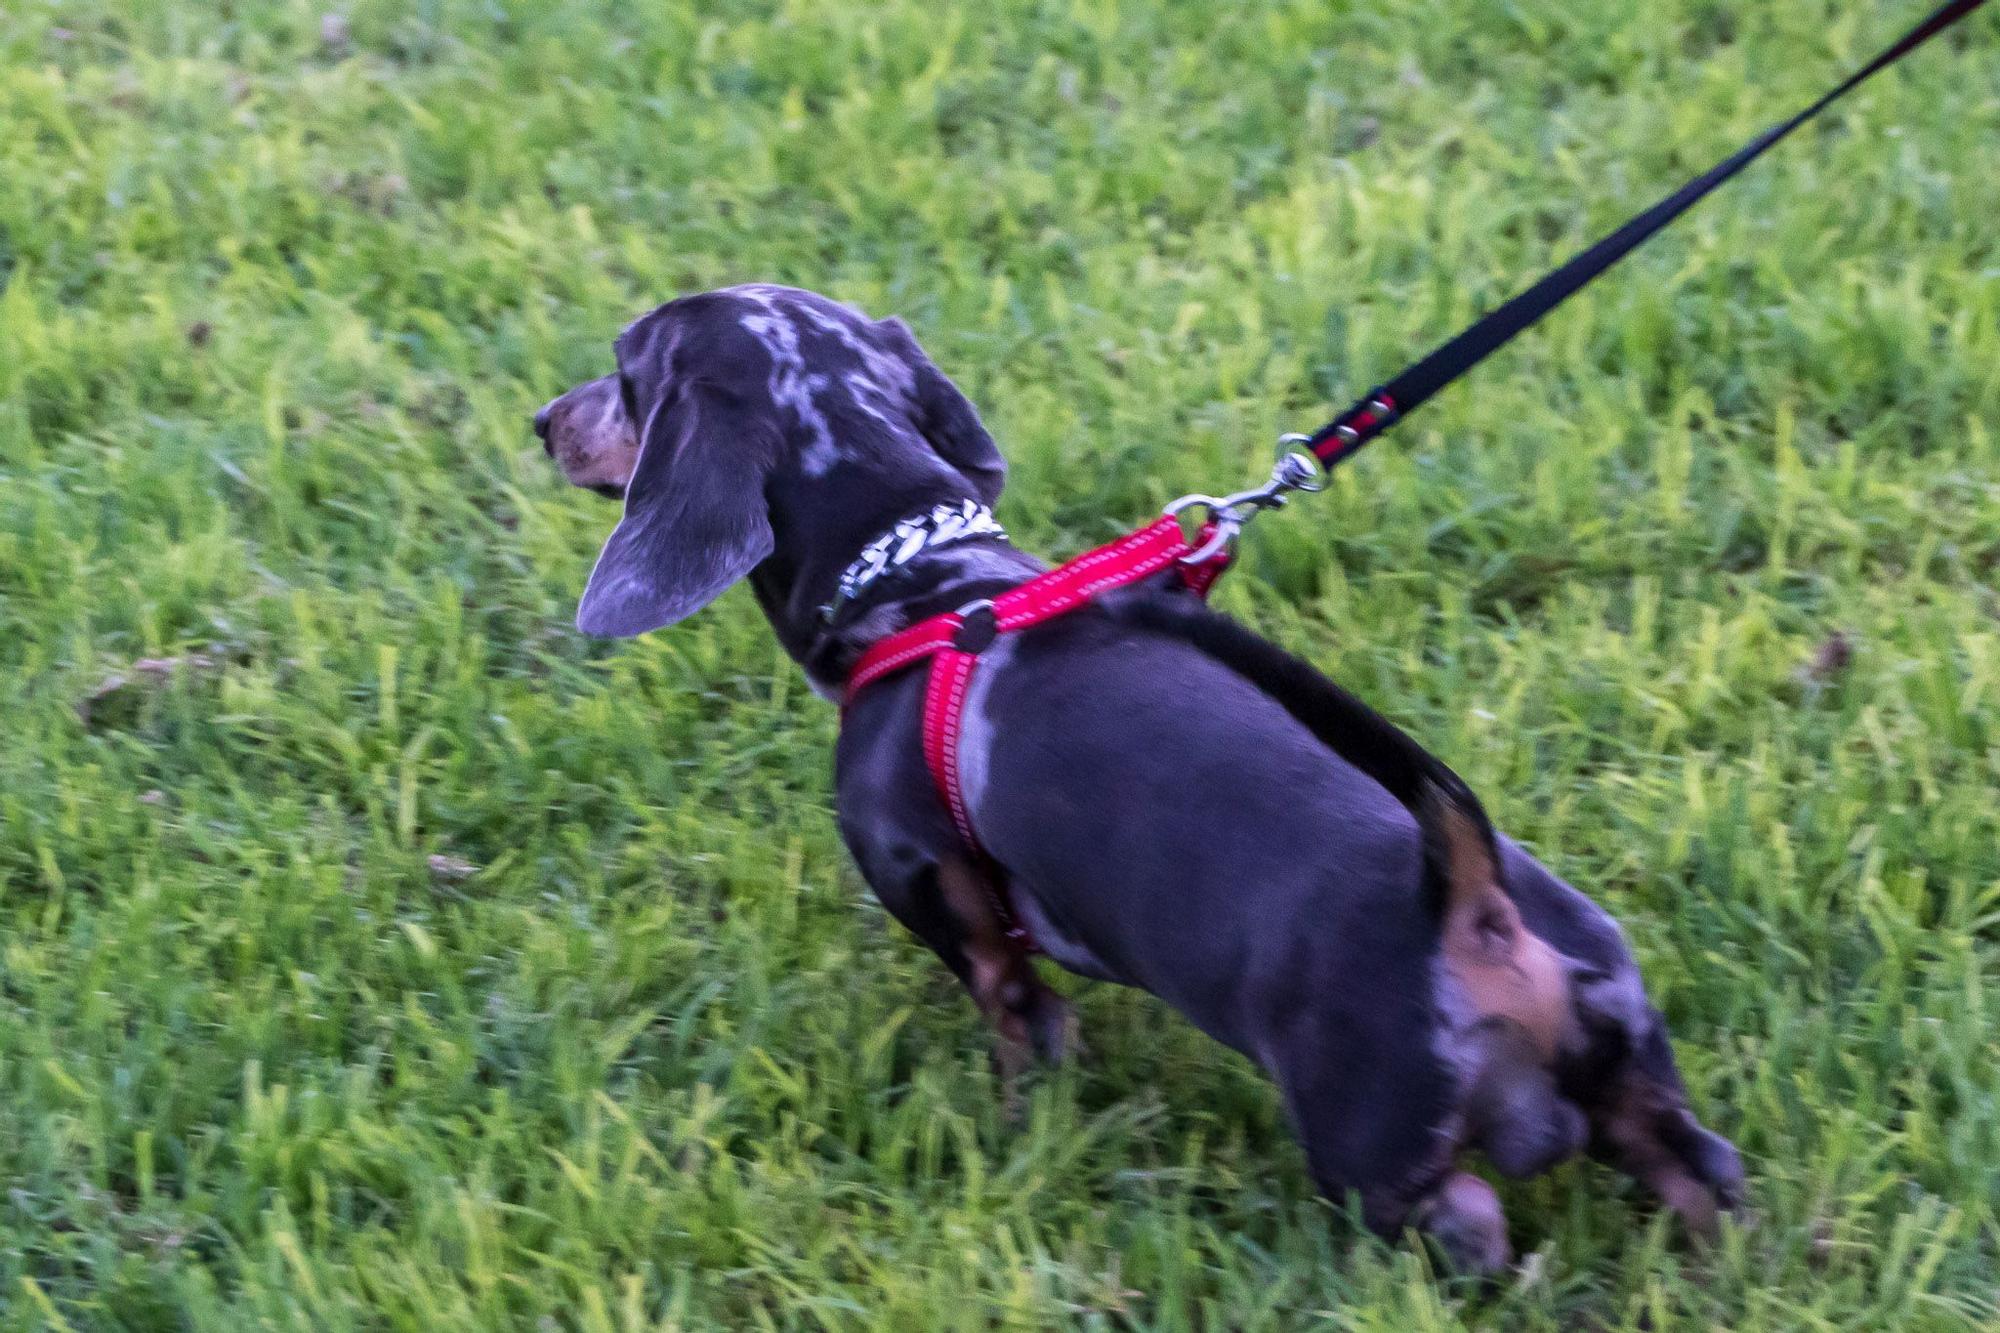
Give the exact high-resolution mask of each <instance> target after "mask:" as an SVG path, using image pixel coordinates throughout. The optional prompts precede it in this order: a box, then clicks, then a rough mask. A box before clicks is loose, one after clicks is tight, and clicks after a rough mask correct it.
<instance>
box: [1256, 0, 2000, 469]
mask: <svg viewBox="0 0 2000 1333" xmlns="http://www.w3.org/2000/svg"><path fill="white" fill-rule="evenodd" d="M1985 3H1986V0H1947V3H1945V4H1943V5H1940V6H1938V8H1937V11H1936V12H1935V13H1933V14H1932V15H1931V16H1930V17H1929V18H1927V19H1925V20H1924V21H1923V22H1922V23H1919V24H1918V25H1917V26H1916V27H1914V28H1912V29H1911V30H1910V31H1909V32H1908V33H1907V34H1906V35H1905V36H1904V37H1903V38H1902V40H1900V41H1898V42H1897V43H1896V44H1895V45H1894V46H1891V47H1890V48H1889V49H1888V50H1886V51H1884V52H1883V53H1882V54H1881V55H1879V56H1877V57H1875V59H1873V60H1871V61H1870V62H1868V64H1866V65H1864V66H1863V67H1862V68H1861V69H1860V70H1859V71H1858V72H1857V73H1855V74H1854V75H1853V76H1851V77H1850V78H1849V79H1848V80H1847V81H1846V82H1844V83H1842V84H1841V85H1840V86H1839V87H1837V88H1835V89H1834V90H1833V91H1832V92H1830V93H1828V94H1827V95H1826V96H1824V97H1822V98H1820V99H1819V100H1818V101H1817V102H1814V103H1813V104H1812V105H1811V106H1809V107H1807V108H1806V109H1805V110H1803V111H1801V112H1799V113H1798V114H1797V115H1796V116H1793V117H1792V118H1791V119H1790V120H1787V121H1783V122H1781V123H1779V124H1777V125H1773V126H1772V127H1771V128H1770V129H1768V130H1766V131H1764V133H1762V134H1760V135H1758V136H1757V137H1756V138H1755V139H1752V140H1751V141H1750V142H1749V143H1747V144H1745V145H1744V146H1743V147H1742V148H1741V149H1739V150H1738V151H1737V152H1736V154H1735V155H1734V156H1732V157H1729V158H1726V159H1724V160H1723V161H1721V162H1718V163H1717V164H1716V165H1715V166H1713V167H1711V168H1710V169H1709V170H1708V171H1707V172H1705V173H1704V174H1702V175H1700V176H1697V177H1695V178H1694V179H1693V180H1691V181H1689V182H1688V183H1687V184H1686V185H1683V186H1682V187H1681V188H1680V189H1678V190H1676V191H1674V192H1673V193H1672V194H1670V195H1668V196H1667V197H1666V198H1664V199H1662V200H1660V202H1659V203H1657V204H1654V205H1653V206H1652V207H1651V208H1649V209H1647V210H1646V211H1645V212H1643V213H1641V214H1639V215H1638V216H1637V217H1635V218H1633V219H1632V220H1631V221H1630V222H1627V223H1626V224H1625V225H1624V226H1622V227H1620V228H1619V229H1618V230H1617V231H1614V232H1612V233H1611V234H1610V235H1609V236H1606V237H1605V238H1604V239H1603V240H1601V241H1599V242H1598V243H1597V244H1595V245H1593V246H1591V247H1590V248H1589V249H1588V250H1585V251H1583V252H1582V253H1581V254H1579V255H1577V256H1576V257H1575V258H1573V259H1571V260H1570V261H1569V262H1568V263H1566V264H1564V265H1563V266H1562V267H1561V268H1559V269H1557V270H1555V272H1553V273H1551V274H1549V275H1548V276H1547V277H1545V278H1543V279H1542V280H1541V281H1540V282H1538V283H1536V284H1535V285H1534V286H1532V287H1530V288H1528V289H1527V290H1526V291H1524V292H1521V293H1519V294H1518V295H1516V296H1514V297H1513V298H1512V299H1511V300H1509V301H1508V302H1507V303H1506V304H1505V305H1503V306H1500V307H1499V308H1498V309H1495V310H1493V311H1491V312H1489V313H1488V314H1486V315H1484V316H1482V317H1481V318H1479V319H1478V320H1477V321H1475V322H1474V323H1473V324H1472V326H1471V327H1470V328H1468V329H1466V330H1465V332H1463V333H1461V334H1459V335H1458V336H1457V337H1456V338H1453V339H1452V340H1451V341H1450V342H1448V343H1445V344H1444V345H1443V346H1442V347H1439V348H1438V349H1437V350H1436V351H1434V352H1432V353H1431V354H1430V355H1429V356H1427V357H1425V358H1424V359H1423V360H1421V361H1419V362H1417V363H1416V364H1415V365H1413V366H1411V367H1410V368H1409V369H1408V370H1405V371H1404V372H1403V373H1402V374H1400V375H1398V376H1396V378H1394V379H1392V380H1390V381H1389V382H1388V383H1387V384H1384V385H1382V386H1381V387H1380V388H1378V389H1375V390H1373V391H1372V392H1370V393H1369V394H1368V396H1367V397H1365V398H1363V399H1362V400H1361V401H1360V402H1358V403H1356V404H1355V405H1354V406H1352V407H1350V408H1348V409H1347V410H1346V411H1345V412H1342V413H1341V414H1340V415H1339V416H1337V417H1335V418H1334V419H1333V420H1332V421H1329V422H1327V423H1326V425H1324V426H1321V427H1320V428H1319V429H1318V430H1316V431H1314V432H1313V433H1312V434H1311V435H1306V436H1297V435H1288V436H1286V437H1285V442H1286V444H1287V445H1288V446H1291V445H1297V446H1302V447H1303V448H1304V449H1310V450H1311V451H1312V455H1313V457H1315V458H1317V459H1318V460H1319V462H1320V466H1321V467H1323V468H1325V469H1326V470H1327V471H1329V472H1331V471H1332V470H1333V468H1334V467H1335V465H1336V464H1339V463H1342V462H1345V461H1346V460H1347V459H1349V458H1351V457H1353V456H1354V455H1355V454H1356V453H1357V452H1359V451H1360V449H1361V447H1362V446H1363V445H1365V444H1367V443H1368V442H1369V441H1370V440H1372V439H1374V438H1375V437H1376V436H1378V435H1380V434H1382V432H1384V431H1386V430H1388V429H1389V427H1391V426H1393V425H1395V424H1396V422H1397V421H1398V420H1399V419H1401V418H1402V417H1403V416H1404V415H1405V414H1406V413H1408V412H1410V411H1413V410H1414V409H1415V408H1417V407H1419V406H1421V405H1422V404H1423V403H1425V402H1427V401H1428V400H1429V399H1430V397H1431V396H1432V395H1433V394H1435V393H1437V392H1438V390H1440V389H1442V388H1444V387H1445V386H1446V385H1448V384H1450V383H1451V382H1452V381H1453V380H1456V379H1457V378H1458V377H1459V376H1461V375H1463V374H1465V373H1466V372H1467V371H1469V370H1471V369H1472V368H1473V367H1474V366H1476V365H1478V364H1479V363H1480V362H1481V361H1484V360H1485V359H1486V358H1487V357H1489V356H1491V355H1493V354H1494V353H1495V352H1497V351H1499V350H1500V349H1501V348H1502V347H1504V346H1506V345H1507V344H1508V343H1509V342H1510V341H1512V340H1513V338H1514V335H1515V334H1517V333H1519V332H1521V331H1522V330H1523V329H1525V328H1527V327H1528V326H1529V325H1531V324H1533V323H1534V322H1535V321H1536V320H1538V319H1540V318H1541V317H1542V316H1543V315H1546V314H1548V313H1549V311H1551V310H1553V309H1555V308H1556V307H1557V306H1559V305H1561V304H1562V303H1563V301H1565V300H1566V299H1568V298H1569V297H1570V296H1571V295H1572V294H1573V293H1575V292H1576V291H1577V289H1578V288H1580V287H1582V286H1584V284H1586V283H1588V282H1589V281H1590V280H1591V279H1593V278H1595V277H1597V276H1598V275H1599V274H1601V273H1603V272H1604V270H1606V269H1608V268H1610V267H1611V266H1612V265H1613V264H1615V263H1617V262H1618V261H1619V260H1621V259H1623V258H1624V257H1625V256H1626V255H1628V254H1630V253H1631V252H1632V251H1633V250H1635V249H1637V248H1638V247H1639V246H1640V245H1641V244H1642V243H1644V242H1645V241H1646V240H1648V239H1649V238H1650V237H1651V236H1652V235H1653V233H1655V232H1657V231H1659V230H1660V228H1662V227H1664V226H1666V225H1667V224H1668V223H1669V222H1672V221H1673V220H1674V219H1675V218H1677V217H1679V216H1680V215H1681V214H1683V213H1685V212H1687V211H1688V210H1689V209H1690V208H1693V207H1694V206H1695V205H1696V204H1698V203H1700V202H1701V200H1702V199H1703V198H1705V197H1706V196H1707V195H1708V193H1709V192H1710V191H1711V190H1713V189H1715V187H1716V186H1718V185H1720V184H1722V183H1723V182H1724V181H1726V180H1728V179H1729V178H1730V177H1732V176H1734V175H1735V174H1736V173H1737V172H1739V171H1741V170H1743V168H1745V167H1747V166H1749V165H1750V164H1751V163H1752V162H1754V161H1756V160H1757V159H1758V158H1759V157H1762V156H1763V155H1764V152H1765V150H1767V149H1769V148H1770V147H1771V146H1772V145H1774V144H1776V143H1777V142H1778V141H1779V140H1780V139H1783V138H1784V137H1785V136H1786V135H1788V134H1790V133H1791V132H1792V131H1793V130H1795V129H1797V128H1798V127H1799V126H1801V125H1803V124H1805V123H1806V122H1807V121H1809V120H1811V119H1812V118H1813V117H1815V116H1817V115H1818V114H1819V113H1820V112H1822V111H1824V110H1826V109H1827V108H1828V107H1829V106H1832V105H1833V104H1834V103H1835V102H1837V101H1839V100H1840V99H1841V98H1842V97H1844V96H1846V95H1847V94H1848V93H1849V92H1851V91H1852V90H1853V89H1854V88H1856V87H1858V86H1859V85H1860V84H1861V83H1863V82H1864V81H1866V80H1867V79H1868V78H1869V77H1870V76H1871V75H1873V74H1876V73H1877V72H1879V71H1881V70H1883V69H1886V68H1887V67H1888V66H1890V65H1893V64H1895V63H1896V62H1897V61H1898V60H1901V59H1902V58H1903V57H1904V56H1906V55H1908V54H1909V53H1910V52H1912V51H1914V50H1916V49H1917V48H1918V47H1920V46H1922V45H1923V44H1924V43H1925V42H1927V41H1929V40H1930V39H1931V38H1933V37H1935V36H1937V35H1938V34H1939V33H1941V32H1943V31H1944V30H1945V29H1946V28H1949V27H1951V26H1952V25H1953V24H1954V23H1957V22H1958V21H1959V20H1960V19H1962V18H1964V17H1965V16H1966V15H1968V14H1970V13H1972V12H1973V11H1974V10H1975V9H1978V8H1979V7H1980V6H1981V5H1983V4H1985ZM1292 457H1294V458H1298V459H1299V460H1300V462H1301V463H1303V457H1302V455H1298V454H1293V455H1292ZM1280 468H1281V471H1282V470H1283V469H1284V464H1283V463H1281V464H1280ZM1291 471H1292V475H1293V476H1294V477H1297V478H1299V481H1303V480H1305V479H1306V478H1308V477H1310V475H1311V466H1310V464H1304V465H1303V466H1294V467H1293V468H1292V470H1291ZM1273 480H1274V483H1275V482H1276V481H1277V480H1278V479H1277V478H1274V479H1273ZM1299 481H1295V482H1293V483H1292V485H1293V486H1297V487H1298V488H1299V489H1308V488H1309V487H1307V486H1302V485H1300V484H1299ZM1231 498H1236V497H1231Z"/></svg>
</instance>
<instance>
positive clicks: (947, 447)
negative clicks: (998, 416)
mask: <svg viewBox="0 0 2000 1333" xmlns="http://www.w3.org/2000/svg"><path fill="white" fill-rule="evenodd" d="M875 327H876V328H877V329H879V330H880V331H881V333H882V336H883V338H884V339H886V340H887V342H888V344H889V346H890V347H891V348H892V349H893V350H894V351H895V353H896V354H897V355H898V356H900V357H902V358H903V360H904V361H905V362H906V363H907V364H908V365H909V367H910V370H911V372H912V373H913V375H914V376H915V386H914V389H913V391H912V396H913V399H914V402H913V407H914V408H915V412H916V421H917V429H919V430H921V431H922V432H923V434H924V439H926V440H927V441H929V442H930V446H931V448H932V449H934V450H936V451H937V454H938V457H940V458H942V459H944V461H945V462H947V463H949V464H951V465H952V467H953V468H955V469H956V470H957V471H958V473H959V475H960V476H962V477H964V478H965V479H966V480H967V481H969V482H971V483H972V489H973V490H975V491H977V492H979V498H980V499H982V500H984V501H985V502H986V503H987V504H989V505H990V504H992V503H993V502H994V501H996V500H998V499H999V498H1000V490H1001V488H1002V487H1004V486H1005V485H1006V484H1007V460H1006V459H1004V458H1002V457H1001V456H1000V449H999V446H997V445H995V444H994V443H993V437H992V436H991V435H989V434H987V433H986V427H985V425H984V424H983V423H981V421H980V420H979V412H978V409H976V408H974V407H973V405H972V404H971V402H970V401H968V400H967V398H966V396H965V395H964V394H962V393H960V392H959V391H958V386H957V385H956V384H953V383H952V382H951V380H950V379H949V378H948V377H947V376H946V375H945V373H944V372H943V371H942V370H939V369H938V368H937V367H936V366H935V365H933V364H932V363H931V359H930V357H928V356H926V355H924V349H923V348H922V347H920V346H918V344H917V339H916V335H914V334H912V333H911V332H910V327H909V325H907V324H905V323H903V321H902V320H900V319H884V320H879V321H877V322H876V325H875Z"/></svg>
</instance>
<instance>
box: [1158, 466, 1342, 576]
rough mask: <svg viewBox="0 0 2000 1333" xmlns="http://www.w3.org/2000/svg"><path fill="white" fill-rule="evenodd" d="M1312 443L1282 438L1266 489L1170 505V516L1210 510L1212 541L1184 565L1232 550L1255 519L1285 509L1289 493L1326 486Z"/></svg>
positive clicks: (1199, 496) (1191, 498)
mask: <svg viewBox="0 0 2000 1333" xmlns="http://www.w3.org/2000/svg"><path fill="white" fill-rule="evenodd" d="M1310 443H1311V441H1310V440H1309V438H1308V437H1306V436H1304V435H1297V434H1291V435H1283V436H1280V437H1279V439H1278V461H1277V463H1276V464H1275V465H1274V466H1273V467H1272V468H1271V479H1270V480H1269V481H1267V482H1265V483H1264V484H1263V485H1262V486H1253V487H1251V488H1250V489H1249V490H1247V491H1238V492H1236V493H1235V494H1234V495H1222V496H1215V495H1202V494H1199V493H1197V494H1194V495H1183V496H1182V497H1181V498H1180V499H1178V500H1175V501H1174V502H1173V503H1172V504H1170V505H1168V506H1167V513H1169V514H1171V515H1179V514H1180V512H1181V511H1182V510H1184V509H1191V508H1193V507H1194V506H1196V505H1200V506H1201V507H1202V508H1203V509H1205V510H1207V511H1208V518H1207V524H1206V526H1208V527H1209V528H1210V529H1211V530H1210V532H1209V534H1208V540H1207V541H1205V542H1203V543H1202V544H1201V545H1200V546H1198V547H1196V548H1195V549H1194V550H1192V551H1190V552H1188V553H1187V554H1186V555H1184V556H1182V557H1181V563H1182V564H1184V565H1205V564H1207V563H1208V562H1209V561H1211V560H1213V559H1215V557H1216V556H1218V555H1221V554H1222V553H1223V552H1224V551H1226V550H1228V549H1229V546H1230V544H1231V543H1233V542H1234V541H1235V540H1236V534H1237V533H1239V532H1241V531H1243V528H1244V526H1245V525H1246V524H1248V523H1249V522H1250V520H1251V519H1253V518H1255V517H1256V516H1257V515H1258V514H1260V513H1262V512H1263V511H1265V510H1266V509H1282V508H1284V506H1285V501H1286V500H1287V499H1288V498H1289V492H1292V491H1302V492H1307V493H1310V492H1313V491H1317V490H1320V489H1322V488H1323V487H1325V485H1326V478H1325V476H1324V475H1323V474H1322V473H1321V471H1320V466H1319V463H1318V461H1317V460H1316V459H1314V458H1313V456H1312V455H1311V454H1309V453H1307V452H1306V450H1305V448H1304V446H1306V445H1308V444H1310Z"/></svg>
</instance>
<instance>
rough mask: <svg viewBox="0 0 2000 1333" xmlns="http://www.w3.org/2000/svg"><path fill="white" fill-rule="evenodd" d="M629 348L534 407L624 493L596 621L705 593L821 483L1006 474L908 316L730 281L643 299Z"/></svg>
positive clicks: (603, 480)
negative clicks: (657, 300) (866, 312)
mask: <svg viewBox="0 0 2000 1333" xmlns="http://www.w3.org/2000/svg"><path fill="white" fill-rule="evenodd" d="M616 352H617V358H618V370H617V373H616V374H612V375H606V376H604V377H602V378H601V379H594V380H591V381H589V382H587V383H585V384H580V385H578V386H577V387H576V388H574V389H571V390H570V391H569V392H568V393H566V394H563V395H562V396H561V397H560V398H557V399H555V400H554V401H552V402H550V403H549V404H547V405H546V406H544V407H543V408H542V409H541V411H539V412H537V413H536V414H535V432H536V434H538V435H540V436H541V438H542V442H543V445H544V447H545V448H546V449H547V450H548V452H549V455H550V457H552V458H553V459H555V461H556V463H557V465H558V466H559V467H561V469H562V471H563V475H564V476H565V477H567V478H568V479H569V480H570V481H571V482H572V483H574V484H576V485H578V486H583V487H587V488H589V489H591V490H594V491H597V492H598V493H599V494H602V495H607V496H610V497H612V498H621V497H622V498H623V499H624V501H625V514H624V517H623V519H622V520H621V521H620V522H619V524H618V527H617V528H616V529H615V530H614V531H613V532H612V534H611V537H610V539H609V540H608V541H606V542H605V544H604V550H603V553H602V554H601V555H599V556H598V560H597V567H596V568H595V569H594V570H593V571H592V572H591V576H590V583H589V586H588V587H587V588H586V589H585V590H584V594H583V602H582V604H581V605H580V606H579V607H578V609H577V626H578V628H580V629H582V630H583V631H584V632H585V633H589V634H600V635H609V636H625V635H631V634H643V633H645V632H646V631H647V630H651V629H657V628H659V627H660V626H662V625H669V624H672V623H673V622H675V621H677V620H680V619H682V618H684V617H686V616H689V615H691V614H693V613H694V612H695V611H698V610H700V609H701V608H702V607H704V606H706V605H707V604H708V603H709V602H711V601H713V600H714V599H715V598H716V597H717V596H718V595H720V594H721V592H722V591H723V589H725V588H727V587H728V586H729V585H730V584H732V583H734V582H736V581H737V580H738V579H740V578H742V577H743V576H744V575H746V574H748V573H749V572H750V571H751V570H752V569H754V568H755V567H756V566H757V565H758V564H759V563H761V562H762V561H764V560H765V559H766V558H767V557H769V556H770V555H771V554H772V552H773V551H774V550H776V549H777V548H778V546H779V545H780V533H781V532H783V533H796V531H797V530H798V529H799V528H800V527H801V526H802V525H803V524H808V523H809V522H810V518H809V515H807V514H805V513H804V512H803V511H805V510H807V509H809V508H810V505H811V497H812V496H813V495H814V494H822V495H823V494H829V493H847V494H870V493H873V494H880V493H883V492H885V491H888V492H898V491H904V490H911V489H913V488H914V489H922V488H924V487H932V488H935V489H937V490H939V491H941V492H948V491H952V490H957V491H965V490H967V489H969V490H970V491H971V492H972V493H975V494H977V495H978V496H979V497H980V498H981V499H983V500H984V501H986V502H987V503H989V504H990V503H991V502H992V501H993V500H994V499H995V498H996V497H997V496H998V495H999V493H1000V488H1001V485H1002V484H1003V482H1004V480H1005V477H1006V464H1005V463H1004V462H1003V461H1002V460H1001V457H1000V454H999V451H998V450H997V449H996V448H995V447H994V444H993V439H992V437H991V436H990V435H988V434H987V433H986V430H985V428H984V427H983V426H982V425H981V424H980V422H979V417H978V414H977V413H976V412H974V411H973V409H972V406H971V404H970V403H968V402H967V401H966V400H965V398H964V396H963V395H961V394H960V393H959V392H958V390H957V389H956V388H955V387H954V386H953V385H952V383H951V381H950V380H948V379H946V378H945V376H944V374H943V373H942V372H941V371H939V370H938V368H937V367H936V366H934V365H932V364H931V362H930V359H929V358H928V357H926V356H925V355H924V352H923V349H922V348H920V347H919V346H918V345H917V342H916V339H915V338H913V337H911V335H910V331H909V330H908V329H907V328H906V327H904V326H903V324H902V323H901V322H900V321H898V320H893V319H891V320H880V321H877V320H871V319H868V318H866V317H865V316H863V315H860V314H858V313H857V312H855V311H854V310H851V309H849V308H848V307H846V306H843V305H840V304H838V303H836V302H833V301H829V300H827V299H826V298H824V297H821V296H816V295H814V294H812V293H810V292H803V291H798V290H796V289H793V288H788V287H769V286H750V287H732V288H727V289H725V290H723V291H718V292H706V293H703V294H701V295H699V296H689V297H683V298H681V299H680V300H677V301H670V302H668V303H667V304H666V305H663V306H661V307H659V308H658V309H657V310H654V311H653V312H651V313H650V314H647V315H644V316H642V317H641V318H640V319H638V320H637V321H635V322H634V323H633V324H632V325H630V326H629V327H628V328H627V329H626V330H625V332H624V333H623V334H621V335H620V336H619V338H618V342H617V344H616ZM892 517H893V516H892ZM850 554H851V553H850Z"/></svg>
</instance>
